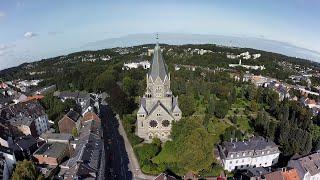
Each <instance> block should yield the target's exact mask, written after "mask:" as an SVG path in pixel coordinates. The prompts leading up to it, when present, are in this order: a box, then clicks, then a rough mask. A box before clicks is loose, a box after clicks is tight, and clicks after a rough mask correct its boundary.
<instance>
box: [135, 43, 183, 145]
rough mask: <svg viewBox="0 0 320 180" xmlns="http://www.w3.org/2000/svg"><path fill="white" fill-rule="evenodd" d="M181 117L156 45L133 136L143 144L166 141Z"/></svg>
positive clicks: (176, 99) (159, 50)
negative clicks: (141, 140)
mask: <svg viewBox="0 0 320 180" xmlns="http://www.w3.org/2000/svg"><path fill="white" fill-rule="evenodd" d="M181 116H182V112H181V110H180V108H179V106H178V97H175V96H173V94H172V91H171V90H170V73H169V72H168V67H167V65H166V64H165V62H164V60H163V56H162V52H161V48H160V46H159V44H158V43H157V44H156V46H155V48H154V52H153V58H152V63H151V68H150V70H149V72H148V73H147V88H146V92H145V93H144V95H143V97H142V98H141V102H140V108H139V110H138V112H137V126H136V127H137V128H136V134H137V135H138V136H139V137H141V138H143V139H144V140H145V142H152V139H153V138H159V139H160V140H161V141H162V142H164V141H167V140H168V139H169V136H170V132H171V127H172V122H174V121H179V120H180V119H181Z"/></svg>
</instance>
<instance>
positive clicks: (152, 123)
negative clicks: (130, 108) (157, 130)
mask: <svg viewBox="0 0 320 180" xmlns="http://www.w3.org/2000/svg"><path fill="white" fill-rule="evenodd" d="M149 125H150V126H151V127H157V125H158V122H157V121H156V120H151V121H150V123H149Z"/></svg>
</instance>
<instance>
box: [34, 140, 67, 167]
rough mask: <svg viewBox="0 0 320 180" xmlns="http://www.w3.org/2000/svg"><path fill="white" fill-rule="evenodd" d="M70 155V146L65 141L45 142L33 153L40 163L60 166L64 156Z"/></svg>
mask: <svg viewBox="0 0 320 180" xmlns="http://www.w3.org/2000/svg"><path fill="white" fill-rule="evenodd" d="M67 156H70V153H69V146H68V144H65V143H59V142H53V143H45V144H43V145H42V146H41V147H39V149H38V150H37V151H35V152H34V153H33V157H34V159H35V160H36V162H37V163H38V164H45V165H50V166H58V165H59V164H60V163H61V162H62V160H63V159H64V158H66V157H67Z"/></svg>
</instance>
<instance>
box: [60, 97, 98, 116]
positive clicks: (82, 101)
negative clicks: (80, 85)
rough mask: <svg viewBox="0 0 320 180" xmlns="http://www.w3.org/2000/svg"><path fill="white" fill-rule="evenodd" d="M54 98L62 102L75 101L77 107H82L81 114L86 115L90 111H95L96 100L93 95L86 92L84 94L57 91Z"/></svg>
mask: <svg viewBox="0 0 320 180" xmlns="http://www.w3.org/2000/svg"><path fill="white" fill-rule="evenodd" d="M54 96H56V97H58V98H59V99H60V100H61V101H62V102H64V101H66V100H67V99H72V100H74V101H75V102H76V103H77V105H79V106H80V107H81V114H82V115H83V114H85V113H86V112H88V111H93V104H94V100H93V99H92V97H91V95H90V94H89V93H87V92H85V91H83V92H79V91H76V92H70V91H62V92H59V91H56V92H54Z"/></svg>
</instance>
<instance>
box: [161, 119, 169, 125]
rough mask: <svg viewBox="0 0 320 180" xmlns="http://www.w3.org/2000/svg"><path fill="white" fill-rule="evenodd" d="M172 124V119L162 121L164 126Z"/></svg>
mask: <svg viewBox="0 0 320 180" xmlns="http://www.w3.org/2000/svg"><path fill="white" fill-rule="evenodd" d="M169 125H170V121H168V120H163V121H162V126H163V127H168V126H169Z"/></svg>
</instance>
